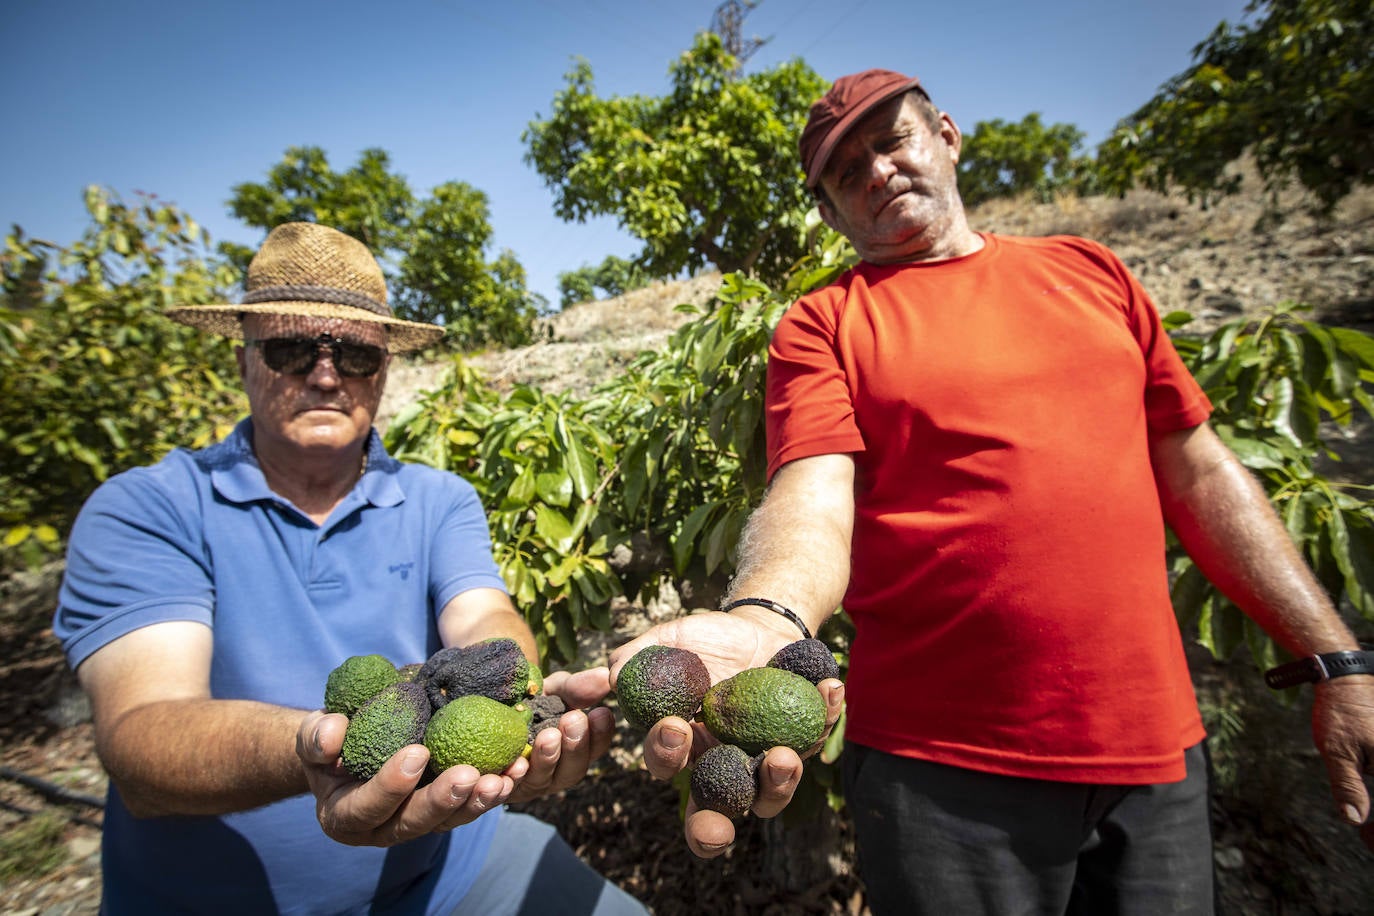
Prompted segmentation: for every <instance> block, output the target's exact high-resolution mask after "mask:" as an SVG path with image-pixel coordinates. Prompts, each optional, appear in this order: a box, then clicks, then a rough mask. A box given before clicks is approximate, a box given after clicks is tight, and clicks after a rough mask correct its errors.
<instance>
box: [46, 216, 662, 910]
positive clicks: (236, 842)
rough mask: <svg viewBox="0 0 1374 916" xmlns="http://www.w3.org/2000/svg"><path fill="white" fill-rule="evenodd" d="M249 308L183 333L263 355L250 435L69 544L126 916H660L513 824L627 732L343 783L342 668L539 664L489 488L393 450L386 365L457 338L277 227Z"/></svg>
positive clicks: (120, 487)
mask: <svg viewBox="0 0 1374 916" xmlns="http://www.w3.org/2000/svg"><path fill="white" fill-rule="evenodd" d="M245 289H246V294H245V297H244V301H243V303H241V304H236V305H214V306H195V307H182V308H177V309H173V310H172V311H171V313H170V315H171V317H172V318H174V319H175V320H177V321H180V322H182V323H184V324H188V325H191V326H193V327H198V328H201V329H204V330H208V331H211V332H214V333H219V334H223V335H227V336H231V337H235V338H240V339H242V341H243V344H242V346H240V347H239V348H238V349H237V351H236V352H237V359H238V364H239V371H240V374H241V376H242V379H243V383H244V387H245V390H246V392H247V394H248V400H249V405H250V408H251V416H250V417H249V418H247V419H245V420H244V421H243V422H242V423H240V424H239V425H238V427H237V428H236V429H235V430H234V432H233V434H232V435H231V436H230V437H229V438H228V439H226V440H225V441H224V442H221V443H219V444H217V445H215V446H212V447H210V448H207V449H205V450H203V451H199V452H189V451H184V450H177V451H175V452H173V453H172V454H171V455H169V456H167V458H166V459H164V460H163V461H162V462H160V463H159V464H157V465H155V466H153V467H147V468H137V469H134V470H130V471H127V472H125V473H123V474H120V475H118V476H116V477H114V478H112V479H111V480H109V481H108V482H107V483H106V484H104V485H103V486H102V487H100V489H99V490H97V491H96V493H95V494H94V495H92V497H91V498H90V500H89V501H88V502H87V504H86V506H85V507H84V508H83V510H82V512H81V515H80V517H79V518H78V520H77V523H76V525H75V527H74V530H73V532H72V536H71V541H70V547H69V553H68V559H67V572H66V577H65V579H64V582H63V585H62V592H61V596H60V603H59V608H58V611H57V614H56V618H55V622H54V631H55V633H56V634H57V636H58V638H59V639H61V641H62V644H63V648H64V650H65V651H66V653H67V657H68V660H69V662H70V664H71V665H72V666H73V668H75V670H76V673H77V676H78V678H79V679H80V681H81V683H82V686H83V687H84V688H85V689H86V691H87V693H88V694H89V695H90V698H91V702H92V709H93V714H94V721H95V732H96V743H97V750H98V751H99V754H100V757H101V761H102V762H103V764H104V765H105V768H106V769H107V770H108V772H109V774H110V793H109V798H108V801H107V806H106V818H105V837H104V852H103V856H104V860H103V864H104V868H103V872H104V882H105V889H104V901H103V912H106V913H110V914H119V913H139V914H147V913H172V912H178V913H180V912H225V913H240V914H241V913H275V912H284V913H285V912H290V913H355V912H356V913H362V912H386V913H404V914H411V913H416V914H419V913H474V914H475V913H482V914H487V913H504V912H509V913H515V912H521V911H523V909H522V908H523V907H531V908H534V907H541V908H544V907H546V905H547V901H548V900H549V899H551V898H555V899H557V900H558V902H559V907H558V910H557V911H558V912H565V913H573V912H575V913H642V912H644V910H643V907H642V906H641V905H640V904H639V903H638V902H637V901H635V900H634V899H633V898H631V897H629V896H628V895H626V894H625V893H623V892H622V891H620V890H619V889H618V888H616V887H615V886H614V885H611V884H609V883H607V882H606V881H605V880H604V879H602V878H601V877H600V876H599V875H597V874H596V873H595V872H593V871H592V870H591V869H589V868H587V867H586V866H585V865H584V864H583V863H581V862H580V861H579V860H578V859H577V858H576V856H574V855H573V854H572V852H571V850H570V849H568V847H567V845H566V844H564V843H563V842H562V841H561V840H560V839H558V837H557V836H556V834H554V833H553V830H552V828H550V827H548V826H547V825H543V824H540V823H539V822H538V821H535V820H533V819H532V818H529V817H527V816H524V815H517V814H512V813H510V812H506V811H504V810H503V805H504V804H505V803H506V802H509V801H519V800H524V799H527V798H533V797H537V796H539V795H542V794H545V793H547V792H551V791H558V790H561V789H563V788H566V787H567V786H569V785H572V784H574V783H576V782H577V781H578V780H580V779H582V777H583V776H585V774H586V770H587V766H588V763H589V761H590V760H591V759H593V758H594V757H596V756H599V755H600V754H603V753H604V752H605V751H606V749H607V747H608V746H609V743H610V739H611V734H612V732H613V729H614V723H613V719H612V716H611V714H610V711H609V710H607V709H605V708H596V709H592V710H590V712H586V713H584V712H580V711H574V712H571V713H569V714H568V715H566V716H564V717H563V719H562V720H561V722H560V727H559V729H557V730H554V729H549V730H545V731H544V732H543V733H542V734H541V735H540V736H539V738H538V740H537V741H536V743H535V747H534V749H533V752H532V753H531V755H530V757H529V759H528V760H523V759H522V760H517V761H516V763H514V764H512V765H511V767H510V768H509V769H507V771H506V772H505V773H502V774H487V775H479V774H478V773H477V771H476V770H475V769H473V768H471V767H467V766H457V767H452V768H450V769H448V770H446V771H445V772H444V773H442V774H441V775H440V776H439V777H438V778H436V779H434V780H433V781H432V782H430V783H429V784H428V785H424V786H420V785H418V784H419V782H420V778H421V775H422V774H423V772H424V771H425V768H426V765H427V763H428V759H429V756H428V753H427V751H426V750H425V748H424V747H423V746H421V745H412V746H410V747H407V748H404V749H402V750H401V751H399V752H398V753H397V754H396V755H395V756H394V757H393V758H392V759H391V760H390V761H388V762H387V764H386V765H385V766H384V767H383V768H382V770H381V771H380V772H379V773H378V774H377V775H376V776H375V777H373V778H372V779H371V780H368V781H366V782H358V781H356V780H354V779H352V778H351V777H349V776H347V775H346V774H342V773H341V771H340V770H339V769H338V768H337V767H336V765H335V763H336V760H337V758H338V754H339V749H340V746H341V744H342V739H343V732H344V728H345V727H346V725H347V720H346V719H345V718H344V717H342V716H338V715H325V714H324V713H323V712H321V711H319V710H318V706H319V705H320V699H321V696H322V691H323V685H324V682H325V679H326V677H327V676H328V673H329V671H330V670H331V669H332V668H333V667H334V666H336V665H337V664H338V663H339V662H340V661H342V660H343V659H344V658H346V657H348V656H350V655H360V654H370V653H378V654H381V655H384V656H386V657H387V658H389V659H391V660H392V661H393V662H395V663H397V664H406V663H410V662H417V661H423V660H425V659H426V658H428V657H429V656H430V655H431V654H432V653H434V652H435V651H436V650H438V649H439V648H440V647H441V646H449V645H467V644H471V643H473V642H476V641H478V640H481V639H485V638H488V637H497V636H505V637H511V638H513V639H515V640H516V641H517V642H518V643H519V644H520V645H521V647H522V648H523V649H524V650H525V653H526V654H527V655H528V656H529V657H530V658H532V659H533V658H537V655H536V648H535V644H534V640H533V637H532V635H531V633H530V630H529V628H528V626H527V625H526V624H525V622H524V619H523V618H522V616H521V615H520V614H519V613H518V612H517V611H516V610H515V609H514V608H513V607H512V605H511V602H510V599H509V597H508V596H507V594H506V591H505V588H504V585H503V583H502V580H501V578H500V576H499V574H498V572H497V570H496V567H495V564H494V563H493V561H492V555H491V544H490V539H489V534H488V529H487V525H486V519H485V517H484V515H483V512H482V508H481V505H480V503H479V502H478V500H477V497H476V494H475V493H474V491H473V489H472V487H471V486H470V485H469V484H467V483H466V482H465V481H463V480H462V479H461V478H458V477H456V476H454V475H452V474H448V473H445V472H441V471H437V470H434V469H432V468H427V467H421V466H417V465H406V464H402V463H401V462H398V461H396V460H395V459H393V458H391V457H390V456H389V455H387V453H386V451H385V449H384V448H383V447H382V444H381V440H380V438H379V437H378V435H377V434H376V432H375V431H374V430H373V429H372V420H373V417H374V415H375V413H376V410H377V405H378V403H379V401H380V398H381V394H382V389H383V385H384V384H385V380H386V369H387V364H388V362H389V360H390V354H391V353H396V352H404V351H407V350H414V349H419V348H421V347H424V346H426V345H428V344H430V343H433V342H434V341H436V340H437V339H438V338H439V337H440V336H441V335H442V333H443V331H442V329H441V328H439V327H436V326H433V325H427V324H419V323H415V322H408V321H401V320H399V319H396V318H395V317H393V316H392V314H391V310H390V308H389V307H388V306H387V304H386V283H385V279H384V277H383V276H382V272H381V270H380V269H379V268H378V266H377V262H376V260H375V259H374V258H373V257H372V255H371V254H370V253H369V252H368V250H367V248H366V247H365V246H363V245H362V244H361V243H360V242H357V241H356V240H354V239H351V238H349V237H347V236H345V235H343V234H342V233H339V232H337V231H335V230H333V229H329V228H327V227H323V226H318V225H314V224H308V223H293V224H287V225H284V226H279V227H277V228H276V229H274V230H273V231H272V232H271V233H270V234H269V235H268V237H267V240H266V241H265V242H264V244H263V247H262V249H261V250H260V251H259V252H258V254H257V255H256V256H255V258H254V259H253V262H252V264H251V265H250V266H249V269H248V275H247V280H246V283H245ZM608 687H609V684H608V677H607V672H606V670H605V669H604V668H601V669H593V670H591V671H586V672H579V673H577V674H567V673H555V674H552V675H550V676H549V678H548V679H547V681H546V689H547V690H548V692H550V693H557V694H559V695H561V696H562V697H563V699H564V700H565V701H566V702H567V703H568V705H569V707H570V708H573V709H575V710H576V709H582V708H585V707H588V706H593V705H595V704H596V703H598V702H599V701H600V700H601V699H602V698H603V697H604V696H605V695H606V693H607V690H608Z"/></svg>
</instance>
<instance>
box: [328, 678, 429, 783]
mask: <svg viewBox="0 0 1374 916" xmlns="http://www.w3.org/2000/svg"><path fill="white" fill-rule="evenodd" d="M428 722H429V700H428V699H427V698H426V697H425V691H424V688H423V687H421V686H419V685H418V684H411V683H409V682H404V681H403V682H400V683H396V684H391V685H390V686H387V687H383V688H382V689H381V691H380V692H378V693H377V695H376V696H374V697H373V698H372V699H370V700H368V701H367V702H366V703H364V704H363V705H362V707H361V708H360V709H358V711H357V712H356V713H354V714H353V717H352V718H351V719H349V721H348V731H346V732H344V740H343V749H342V750H341V751H340V753H339V756H340V758H341V759H342V760H343V765H344V769H346V770H348V772H349V773H351V774H353V775H354V776H356V777H357V778H359V779H371V778H372V777H373V776H376V775H377V771H378V770H380V769H381V768H382V764H384V763H386V762H387V761H388V760H390V759H391V757H392V755H393V754H395V753H396V752H397V751H399V750H400V749H401V748H403V747H405V746H406V745H408V744H422V743H424V737H425V726H426V725H427V724H428Z"/></svg>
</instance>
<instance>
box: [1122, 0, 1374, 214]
mask: <svg viewBox="0 0 1374 916" xmlns="http://www.w3.org/2000/svg"><path fill="white" fill-rule="evenodd" d="M1246 12H1247V13H1249V14H1254V15H1255V16H1256V17H1257V18H1256V20H1255V21H1254V22H1251V23H1244V24H1241V25H1239V26H1235V27H1233V26H1231V25H1229V24H1227V23H1226V22H1222V23H1221V24H1220V25H1218V26H1217V27H1216V30H1215V31H1213V32H1212V34H1211V35H1210V36H1208V38H1207V40H1206V41H1204V42H1203V43H1202V44H1200V45H1198V46H1197V47H1196V48H1195V49H1194V50H1193V58H1194V61H1195V63H1194V64H1193V66H1191V67H1189V68H1188V69H1187V70H1185V71H1183V72H1182V73H1180V74H1179V75H1177V76H1175V77H1174V78H1173V79H1171V80H1169V82H1167V83H1165V84H1164V86H1163V87H1162V88H1161V89H1160V90H1159V92H1158V93H1157V94H1156V95H1155V97H1154V98H1153V99H1151V100H1150V101H1149V102H1147V103H1146V104H1145V105H1143V106H1142V107H1141V108H1140V109H1139V110H1137V111H1136V112H1135V113H1134V114H1132V115H1131V116H1130V117H1128V118H1126V119H1125V120H1123V121H1122V122H1121V123H1120V124H1119V125H1118V126H1117V128H1116V130H1115V131H1114V132H1113V133H1112V135H1111V136H1110V137H1108V138H1107V140H1106V141H1104V142H1103V143H1102V144H1101V146H1100V147H1099V149H1098V154H1097V158H1098V162H1099V164H1100V166H1101V170H1102V178H1103V181H1104V183H1105V185H1106V186H1107V187H1109V188H1111V189H1113V190H1116V191H1124V190H1125V189H1127V188H1129V187H1131V186H1133V185H1135V184H1140V185H1143V186H1145V187H1147V188H1151V189H1154V190H1158V191H1163V190H1166V189H1168V188H1169V187H1175V186H1176V187H1178V188H1181V189H1182V190H1184V191H1185V192H1187V194H1188V195H1189V198H1190V199H1201V200H1202V201H1203V202H1204V203H1205V202H1206V201H1207V200H1209V199H1210V198H1212V197H1214V196H1216V195H1218V194H1226V193H1232V192H1234V191H1235V190H1236V189H1237V188H1238V187H1239V186H1240V181H1241V178H1240V176H1239V175H1238V174H1237V173H1236V172H1235V171H1234V170H1232V169H1229V167H1230V166H1231V164H1232V163H1234V162H1236V161H1237V160H1239V159H1240V158H1241V157H1242V156H1243V155H1245V154H1247V153H1249V154H1251V155H1253V157H1254V161H1255V165H1256V166H1257V168H1258V170H1259V174H1260V176H1261V177H1262V179H1263V180H1264V182H1265V186H1266V188H1267V189H1268V190H1269V191H1270V192H1275V191H1277V190H1278V189H1279V188H1281V187H1283V186H1284V185H1285V184H1286V183H1288V182H1289V181H1291V180H1293V179H1296V180H1297V181H1298V182H1300V183H1301V184H1302V185H1303V187H1305V188H1306V189H1308V190H1309V191H1311V192H1312V193H1313V194H1314V195H1315V197H1316V199H1317V201H1318V204H1319V209H1322V210H1325V211H1329V210H1330V209H1331V208H1332V207H1334V206H1335V205H1336V203H1337V202H1338V201H1339V200H1340V199H1341V198H1342V197H1344V196H1345V195H1346V194H1348V193H1349V192H1350V190H1351V189H1352V188H1353V187H1355V186H1356V185H1361V184H1370V183H1371V182H1374V66H1371V65H1370V63H1371V61H1374V17H1372V16H1370V10H1369V4H1368V2H1366V0H1253V2H1252V3H1251V4H1250V5H1249V6H1247V7H1246Z"/></svg>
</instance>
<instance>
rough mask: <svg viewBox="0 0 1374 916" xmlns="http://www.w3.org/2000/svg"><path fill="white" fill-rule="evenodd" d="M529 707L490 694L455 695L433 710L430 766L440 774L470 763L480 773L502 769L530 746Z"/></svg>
mask: <svg viewBox="0 0 1374 916" xmlns="http://www.w3.org/2000/svg"><path fill="white" fill-rule="evenodd" d="M528 738H529V720H528V719H527V717H526V711H525V710H522V709H519V708H517V707H513V706H507V705H505V704H504V703H498V702H497V701H496V700H493V699H491V698H490V697H484V696H480V695H478V694H467V695H465V696H460V697H454V698H453V699H452V700H450V701H448V702H447V703H445V704H444V706H443V707H442V708H441V709H439V710H438V711H437V712H435V713H434V717H433V718H432V719H430V720H429V727H428V728H427V729H426V730H425V741H424V744H425V747H427V748H429V754H430V757H429V766H430V769H431V770H432V771H433V772H434V773H436V774H438V773H442V772H443V771H444V770H447V769H448V768H449V767H452V766H458V765H459V764H467V765H468V766H472V767H476V768H477V770H478V772H481V773H500V772H501V771H502V770H504V769H505V768H506V767H508V766H510V765H511V764H512V763H514V762H515V758H517V757H519V756H520V755H521V754H522V753H524V751H525V749H526V748H527V747H528V746H529V744H528Z"/></svg>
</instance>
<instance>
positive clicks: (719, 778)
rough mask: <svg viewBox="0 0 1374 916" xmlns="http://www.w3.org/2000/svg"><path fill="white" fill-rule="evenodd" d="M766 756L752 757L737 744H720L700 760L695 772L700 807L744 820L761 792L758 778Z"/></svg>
mask: <svg viewBox="0 0 1374 916" xmlns="http://www.w3.org/2000/svg"><path fill="white" fill-rule="evenodd" d="M762 759H763V757H762V755H759V756H755V757H750V756H749V755H748V754H746V753H745V752H744V750H743V749H742V748H740V747H737V746H736V745H733V744H717V745H716V746H715V747H712V748H709V749H708V750H707V751H706V752H705V753H704V754H702V755H701V756H700V757H698V758H697V763H696V766H695V767H694V768H693V769H692V780H691V785H692V798H693V799H694V800H695V801H696V803H697V806H698V807H701V808H709V809H710V810H712V811H719V812H720V813H721V814H724V815H725V816H726V817H730V818H735V817H743V816H744V814H745V813H746V812H747V811H748V810H749V809H750V807H752V806H753V804H754V796H755V794H757V791H758V784H757V783H756V782H755V778H756V777H755V774H756V773H757V772H758V767H759V763H760V761H762Z"/></svg>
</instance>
